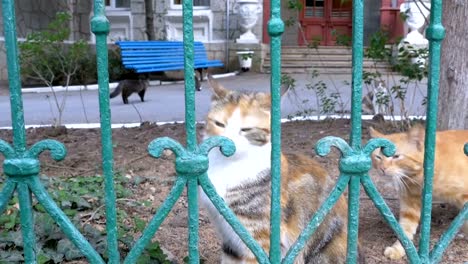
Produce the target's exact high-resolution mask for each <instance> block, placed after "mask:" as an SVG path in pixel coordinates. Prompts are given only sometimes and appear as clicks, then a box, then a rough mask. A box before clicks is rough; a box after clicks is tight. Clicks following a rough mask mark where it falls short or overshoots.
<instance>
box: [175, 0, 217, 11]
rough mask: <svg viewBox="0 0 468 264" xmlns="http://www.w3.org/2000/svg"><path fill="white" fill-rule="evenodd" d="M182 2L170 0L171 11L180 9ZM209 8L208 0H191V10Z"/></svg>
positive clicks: (180, 0)
mask: <svg viewBox="0 0 468 264" xmlns="http://www.w3.org/2000/svg"><path fill="white" fill-rule="evenodd" d="M182 1H183V0H171V8H172V9H181V8H182ZM209 7H210V0H193V9H207V8H209Z"/></svg>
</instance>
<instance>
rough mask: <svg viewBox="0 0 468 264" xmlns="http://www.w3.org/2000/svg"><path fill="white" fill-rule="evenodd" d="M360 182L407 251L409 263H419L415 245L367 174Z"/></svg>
mask: <svg viewBox="0 0 468 264" xmlns="http://www.w3.org/2000/svg"><path fill="white" fill-rule="evenodd" d="M361 182H362V187H364V190H365V191H366V193H367V196H369V198H371V199H372V202H373V203H374V205H375V207H377V209H378V210H379V212H380V214H381V215H382V216H383V218H384V220H385V222H387V224H388V225H389V226H390V227H391V228H392V229H393V231H395V234H396V235H397V237H398V239H399V240H400V241H401V245H402V246H403V248H404V249H405V251H406V253H407V256H408V260H409V261H410V263H412V264H417V263H421V260H420V259H419V255H418V251H417V250H416V247H415V246H414V244H413V242H411V240H410V239H409V238H408V237H407V236H406V235H405V231H403V228H402V227H401V226H400V225H399V224H398V221H397V219H396V218H395V216H394V215H393V213H392V210H390V208H389V207H388V205H387V204H386V203H385V200H384V199H383V198H382V196H381V195H380V193H379V191H378V190H377V188H376V187H375V185H374V183H373V182H372V180H371V178H370V177H369V175H366V176H364V177H363V178H362V179H361Z"/></svg>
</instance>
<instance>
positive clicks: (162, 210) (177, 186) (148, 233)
mask: <svg viewBox="0 0 468 264" xmlns="http://www.w3.org/2000/svg"><path fill="white" fill-rule="evenodd" d="M186 183H187V181H186V180H185V179H183V178H180V177H178V178H177V180H176V181H175V183H174V186H173V187H172V189H171V192H170V193H169V195H168V196H167V197H166V200H165V201H164V202H163V203H162V204H161V206H160V207H159V209H158V211H157V212H156V214H155V215H154V216H153V218H152V219H151V221H150V222H149V223H148V225H147V226H146V228H145V230H143V232H142V234H141V237H140V238H139V239H138V240H137V241H136V242H135V244H134V245H133V248H132V249H131V250H130V252H128V255H127V257H126V258H125V260H124V264H132V263H136V262H137V260H138V257H139V256H140V255H141V253H142V252H143V250H144V249H145V247H146V245H147V244H148V243H149V242H150V241H151V239H152V238H153V237H154V234H155V233H156V231H157V230H158V228H159V226H160V225H161V223H162V222H163V221H164V219H166V217H167V215H168V214H169V212H170V211H171V209H172V207H174V204H175V203H176V202H177V200H178V199H179V197H180V195H181V194H182V192H183V191H184V187H185V184H186Z"/></svg>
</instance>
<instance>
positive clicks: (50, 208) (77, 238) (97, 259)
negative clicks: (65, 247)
mask: <svg viewBox="0 0 468 264" xmlns="http://www.w3.org/2000/svg"><path fill="white" fill-rule="evenodd" d="M28 186H29V188H30V190H31V192H32V193H33V194H34V195H35V197H36V199H37V201H38V202H39V203H40V204H41V205H42V206H44V209H45V210H46V212H47V213H48V214H49V215H50V216H51V217H52V219H54V221H55V222H56V223H57V225H58V226H59V227H60V229H61V230H62V231H63V233H64V234H65V235H66V236H67V238H68V239H70V241H71V242H72V243H73V244H74V245H75V246H76V248H77V249H79V250H80V252H81V253H82V254H83V255H84V256H85V257H86V258H87V259H88V260H89V262H90V263H92V264H104V263H105V262H104V260H102V258H101V256H100V255H99V253H97V251H96V250H95V249H94V248H93V247H92V246H91V244H90V243H89V242H88V241H87V240H86V238H85V237H84V236H83V235H82V234H81V233H80V231H79V230H78V229H77V228H76V227H75V225H73V223H72V222H71V221H70V219H69V218H68V217H67V216H66V215H65V213H64V212H62V210H60V208H59V207H58V206H57V204H56V203H55V202H54V200H53V199H52V198H51V197H50V196H49V194H48V193H47V191H46V189H45V188H44V186H42V184H41V181H40V180H39V177H32V178H30V179H29V180H28Z"/></svg>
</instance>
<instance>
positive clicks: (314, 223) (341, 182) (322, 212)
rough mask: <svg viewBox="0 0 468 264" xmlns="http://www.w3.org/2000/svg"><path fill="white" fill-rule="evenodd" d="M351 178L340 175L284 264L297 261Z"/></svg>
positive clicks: (290, 250) (292, 247)
mask: <svg viewBox="0 0 468 264" xmlns="http://www.w3.org/2000/svg"><path fill="white" fill-rule="evenodd" d="M349 179H350V177H349V176H346V175H340V177H339V178H338V182H337V183H336V185H335V187H334V188H333V190H332V191H331V192H330V194H329V196H328V198H327V199H326V200H325V201H324V203H323V204H322V206H320V208H319V209H318V210H317V211H316V212H315V214H314V217H313V218H312V219H311V220H310V222H309V224H307V226H306V228H304V230H302V232H301V234H300V235H299V237H298V238H297V240H296V242H294V244H293V245H292V246H291V248H290V249H289V251H288V253H286V256H285V257H284V259H283V262H281V263H282V264H292V263H294V260H295V259H296V257H297V255H299V252H301V250H302V249H303V248H304V246H305V245H306V243H307V241H309V238H310V236H312V234H313V233H314V232H315V230H317V228H318V227H319V225H320V224H321V223H322V221H323V219H325V217H326V216H327V214H328V213H329V212H330V210H331V209H332V208H333V205H335V204H336V202H337V201H338V199H339V198H340V196H341V195H342V194H343V192H344V190H345V188H346V186H347V185H348V182H349Z"/></svg>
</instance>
